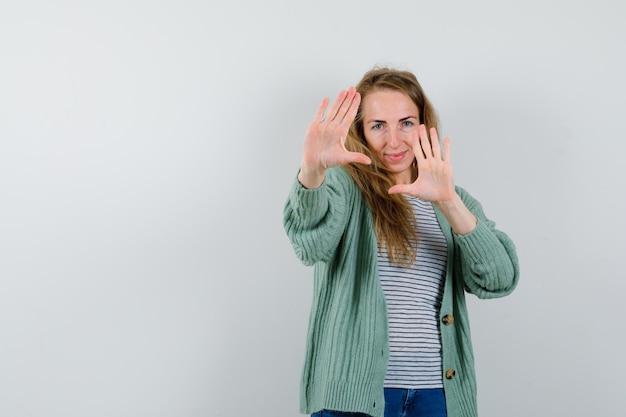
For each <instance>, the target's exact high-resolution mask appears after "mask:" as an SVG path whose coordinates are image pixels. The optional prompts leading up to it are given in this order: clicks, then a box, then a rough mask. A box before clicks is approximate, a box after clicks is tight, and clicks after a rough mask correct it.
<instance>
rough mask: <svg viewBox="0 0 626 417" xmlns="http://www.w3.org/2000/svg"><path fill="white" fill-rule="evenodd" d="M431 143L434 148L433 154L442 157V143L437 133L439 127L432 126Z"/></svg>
mask: <svg viewBox="0 0 626 417" xmlns="http://www.w3.org/2000/svg"><path fill="white" fill-rule="evenodd" d="M430 145H431V147H432V149H433V156H434V157H435V158H436V159H441V145H440V144H439V135H438V134H437V129H435V128H434V127H431V128H430Z"/></svg>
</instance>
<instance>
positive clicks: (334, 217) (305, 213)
mask: <svg viewBox="0 0 626 417" xmlns="http://www.w3.org/2000/svg"><path fill="white" fill-rule="evenodd" d="M357 191H358V190H357V189H356V185H355V184H354V183H353V182H352V181H350V178H349V174H348V173H347V172H346V171H345V170H343V169H341V168H331V169H328V170H327V171H326V178H325V180H324V182H323V183H322V185H321V186H320V187H319V188H315V189H307V188H304V187H303V186H302V184H300V182H299V181H298V180H297V179H295V180H294V183H293V185H292V187H291V191H290V192H289V196H288V198H287V202H286V204H285V207H284V210H283V226H284V228H285V232H286V233H287V236H288V237H289V239H290V241H291V244H292V246H293V248H294V250H295V252H296V255H297V256H298V258H299V259H300V260H301V261H302V263H303V264H304V265H307V266H310V265H314V264H315V263H317V262H320V261H329V260H330V259H331V258H332V257H333V256H334V254H335V252H336V249H337V246H338V245H339V243H340V240H341V237H342V235H343V233H344V230H345V228H346V225H347V223H348V220H349V217H350V212H351V201H352V200H353V199H354V197H355V194H356V193H357Z"/></svg>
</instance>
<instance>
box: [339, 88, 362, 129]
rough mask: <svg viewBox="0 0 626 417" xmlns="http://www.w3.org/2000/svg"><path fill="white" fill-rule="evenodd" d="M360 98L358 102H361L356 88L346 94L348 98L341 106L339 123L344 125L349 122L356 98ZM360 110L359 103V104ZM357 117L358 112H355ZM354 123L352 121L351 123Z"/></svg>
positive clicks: (350, 89)
mask: <svg viewBox="0 0 626 417" xmlns="http://www.w3.org/2000/svg"><path fill="white" fill-rule="evenodd" d="M357 96H359V98H358V99H357V100H360V95H359V94H358V93H357V92H356V89H355V88H354V87H350V88H349V89H348V91H347V92H346V97H345V98H344V100H343V102H342V103H341V106H340V107H339V109H338V110H337V122H339V123H344V122H346V121H348V120H349V114H350V112H351V111H352V110H353V109H354V103H355V99H356V97H357ZM357 109H358V103H357ZM355 115H356V111H355ZM351 122H352V121H350V123H351Z"/></svg>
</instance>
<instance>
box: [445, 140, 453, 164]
mask: <svg viewBox="0 0 626 417" xmlns="http://www.w3.org/2000/svg"><path fill="white" fill-rule="evenodd" d="M450 151H451V148H450V138H445V139H444V140H443V160H444V161H446V162H452V158H451V157H450Z"/></svg>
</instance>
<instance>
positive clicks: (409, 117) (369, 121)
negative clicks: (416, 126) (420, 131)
mask: <svg viewBox="0 0 626 417" xmlns="http://www.w3.org/2000/svg"><path fill="white" fill-rule="evenodd" d="M409 119H416V120H419V118H418V117H416V116H406V117H403V118H402V119H400V120H398V122H404V121H405V120H409ZM367 123H386V121H385V120H376V119H371V120H368V121H367Z"/></svg>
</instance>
